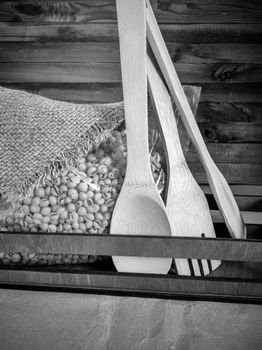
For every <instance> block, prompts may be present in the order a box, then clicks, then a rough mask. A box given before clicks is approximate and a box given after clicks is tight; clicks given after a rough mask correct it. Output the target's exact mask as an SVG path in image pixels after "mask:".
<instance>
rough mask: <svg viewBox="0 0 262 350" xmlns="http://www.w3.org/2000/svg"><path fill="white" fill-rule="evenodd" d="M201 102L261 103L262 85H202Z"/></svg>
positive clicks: (250, 83)
mask: <svg viewBox="0 0 262 350" xmlns="http://www.w3.org/2000/svg"><path fill="white" fill-rule="evenodd" d="M201 87H202V90H201V98H200V101H201V102H223V103H231V102H240V103H246V102H248V103H251V102H252V103H255V102H257V103H261V98H262V84H259V83H258V84H256V83H252V82H251V81H250V82H249V83H248V84H226V83H225V84H201Z"/></svg>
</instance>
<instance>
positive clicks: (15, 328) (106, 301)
mask: <svg viewBox="0 0 262 350" xmlns="http://www.w3.org/2000/svg"><path fill="white" fill-rule="evenodd" d="M0 310H1V312H0V341H1V345H0V347H1V349H3V350H17V349H19V350H31V349H32V350H33V349H34V350H35V349H37V350H44V349H50V350H60V349H61V350H67V349H68V350H69V349H70V350H82V349H85V350H89V349H90V350H104V349H106V350H138V349H139V350H165V349H170V350H198V349H199V350H211V349H215V350H240V349H241V350H247V349H248V350H257V349H260V348H261V347H260V346H261V344H262V306H261V305H252V304H236V303H234V304H233V303H232V304H231V303H221V302H219V303H215V302H200V301H181V300H167V299H153V298H136V297H120V296H106V295H97V294H96V295H95V294H78V293H60V292H40V291H24V290H13V289H11V290H10V289H0Z"/></svg>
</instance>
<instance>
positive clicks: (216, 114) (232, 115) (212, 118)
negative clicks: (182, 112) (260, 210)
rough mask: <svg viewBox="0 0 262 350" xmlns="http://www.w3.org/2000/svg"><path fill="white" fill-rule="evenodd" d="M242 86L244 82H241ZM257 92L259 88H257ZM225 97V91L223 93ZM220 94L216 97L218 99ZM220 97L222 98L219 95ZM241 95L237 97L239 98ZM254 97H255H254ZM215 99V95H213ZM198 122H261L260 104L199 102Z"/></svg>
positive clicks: (261, 106) (261, 111)
mask: <svg viewBox="0 0 262 350" xmlns="http://www.w3.org/2000/svg"><path fill="white" fill-rule="evenodd" d="M242 86H244V84H242ZM257 92H258V93H259V92H260V90H259V89H258V90H257ZM224 96H225V97H226V91H225V95H224ZM219 98H220V96H219V97H218V99H219ZM221 98H223V97H222V96H221ZM240 98H241V97H239V99H240ZM254 98H255V97H254ZM214 99H215V97H214ZM197 121H198V122H216V123H217V122H218V123H223V122H246V123H252V122H260V123H261V122H262V104H261V103H256V102H254V103H253V102H252V103H249V102H244V101H243V102H242V101H241V102H222V103H220V102H202V103H200V104H199V109H198V115H197Z"/></svg>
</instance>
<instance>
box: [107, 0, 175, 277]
mask: <svg viewBox="0 0 262 350" xmlns="http://www.w3.org/2000/svg"><path fill="white" fill-rule="evenodd" d="M116 3H117V16H118V29H119V40H120V57H121V71H122V83H123V94H124V107H125V121H126V133H127V169H126V176H125V181H124V183H123V186H122V189H121V192H120V195H119V197H118V200H117V202H116V205H115V208H114V211H113V216H112V220H111V228H110V233H111V234H129V235H164V236H171V227H170V223H169V220H168V217H167V214H166V211H165V206H164V203H163V201H162V199H161V197H160V195H159V193H158V191H157V189H156V186H155V183H154V179H153V176H152V173H151V168H150V161H149V149H148V121H147V77H146V22H145V1H144V0H117V2H116ZM113 262H114V265H115V267H116V269H117V270H118V271H119V272H137V273H161V274H166V273H167V272H168V270H169V268H170V265H171V262H172V259H171V258H170V259H168V258H167V259H166V258H141V257H119V256H114V257H113Z"/></svg>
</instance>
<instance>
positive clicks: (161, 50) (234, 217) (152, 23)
mask: <svg viewBox="0 0 262 350" xmlns="http://www.w3.org/2000/svg"><path fill="white" fill-rule="evenodd" d="M147 38H148V41H149V44H150V46H151V48H152V50H153V52H154V55H155V57H156V60H157V62H158V64H159V66H160V69H161V71H162V74H163V76H164V78H165V80H166V83H167V86H168V88H169V92H170V94H171V96H172V97H173V99H174V101H175V103H176V106H177V108H178V110H179V112H180V114H181V118H182V120H183V123H184V125H185V128H186V130H187V132H188V134H189V136H190V138H191V140H192V142H193V144H194V146H195V148H196V150H197V152H198V155H199V157H200V160H201V162H202V165H203V166H204V169H205V172H206V175H207V179H208V182H209V185H210V187H211V189H212V192H213V195H214V197H215V200H216V202H217V205H218V207H219V209H220V211H221V213H222V215H223V217H224V220H225V223H226V225H227V228H228V231H229V233H230V235H231V236H232V237H233V238H242V239H243V238H246V226H245V224H244V221H243V219H242V217H241V214H240V211H239V208H238V206H237V204H236V201H235V198H234V196H233V194H232V192H231V189H230V187H229V185H228V183H227V182H226V180H225V178H224V176H223V175H222V174H221V172H220V171H219V169H218V168H217V166H216V164H215V163H214V161H213V160H212V158H211V157H210V154H209V152H208V150H207V147H206V145H205V142H204V140H203V138H202V135H201V133H200V131H199V128H198V125H197V123H196V120H195V118H194V115H193V113H192V111H191V108H190V106H189V104H188V101H187V98H186V96H185V93H184V90H183V88H182V85H181V83H180V81H179V78H178V76H177V73H176V71H175V68H174V65H173V63H172V60H171V58H170V55H169V53H168V50H167V47H166V45H165V42H164V39H163V37H162V34H161V32H160V29H159V27H158V24H157V21H156V19H155V16H154V12H153V10H152V8H151V5H150V2H149V1H148V0H147Z"/></svg>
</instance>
